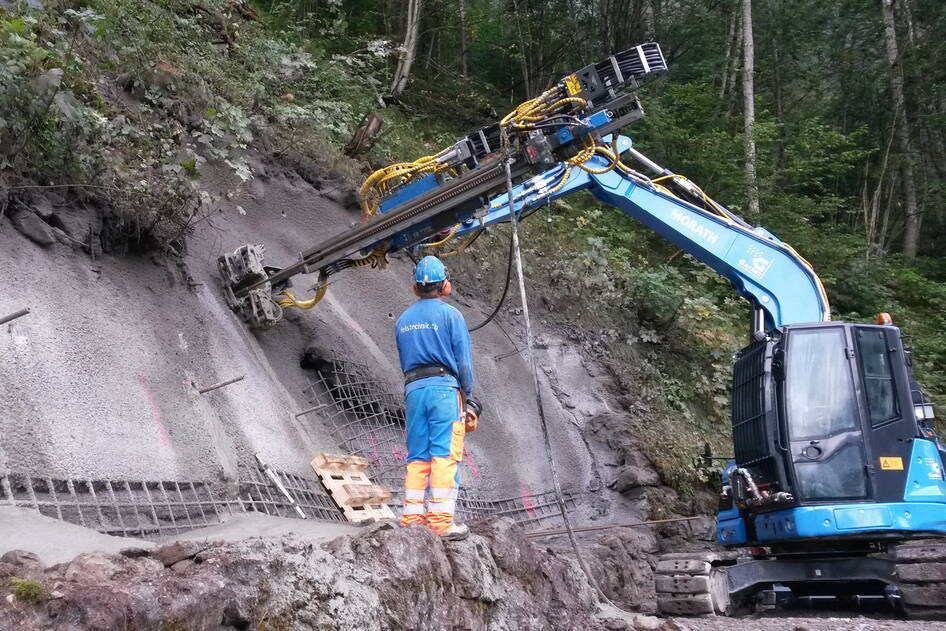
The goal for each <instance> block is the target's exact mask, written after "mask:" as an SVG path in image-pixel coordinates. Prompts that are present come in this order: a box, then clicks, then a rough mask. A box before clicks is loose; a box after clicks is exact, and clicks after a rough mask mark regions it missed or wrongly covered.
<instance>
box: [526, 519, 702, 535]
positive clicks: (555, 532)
mask: <svg viewBox="0 0 946 631" xmlns="http://www.w3.org/2000/svg"><path fill="white" fill-rule="evenodd" d="M694 519H702V516H696V517H675V518H673V519H655V520H653V521H639V522H634V523H630V524H605V525H603V526H583V527H581V528H572V532H591V531H593V530H610V529H612V528H634V527H637V526H652V525H654V524H669V523H673V522H678V521H693V520H694ZM567 534H568V531H567V530H542V531H540V532H527V533H526V536H527V537H551V536H552V535H567Z"/></svg>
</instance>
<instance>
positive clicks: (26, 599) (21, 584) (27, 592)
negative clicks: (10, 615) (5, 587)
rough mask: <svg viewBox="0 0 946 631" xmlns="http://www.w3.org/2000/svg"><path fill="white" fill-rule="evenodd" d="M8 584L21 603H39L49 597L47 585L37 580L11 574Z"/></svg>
mask: <svg viewBox="0 0 946 631" xmlns="http://www.w3.org/2000/svg"><path fill="white" fill-rule="evenodd" d="M8 584H9V587H10V592H11V593H12V594H13V597H14V598H16V599H17V600H18V601H19V602H21V603H26V604H28V605H37V604H39V603H41V602H43V601H45V600H47V599H48V598H49V592H48V591H47V590H46V586H45V585H43V584H42V583H40V582H39V581H37V580H34V579H31V578H21V577H19V576H11V577H10V579H9V581H8Z"/></svg>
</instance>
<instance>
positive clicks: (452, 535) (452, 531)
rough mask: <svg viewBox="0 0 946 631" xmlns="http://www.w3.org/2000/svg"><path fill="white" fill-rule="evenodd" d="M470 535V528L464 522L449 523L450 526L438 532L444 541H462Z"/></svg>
mask: <svg viewBox="0 0 946 631" xmlns="http://www.w3.org/2000/svg"><path fill="white" fill-rule="evenodd" d="M469 536H470V529H469V527H467V525H466V524H450V527H449V528H447V529H446V530H445V531H443V532H442V533H440V538H441V539H443V540H444V541H462V540H464V539H466V538H467V537H469Z"/></svg>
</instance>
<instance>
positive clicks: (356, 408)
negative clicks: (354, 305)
mask: <svg viewBox="0 0 946 631" xmlns="http://www.w3.org/2000/svg"><path fill="white" fill-rule="evenodd" d="M316 376H317V378H316V379H315V380H310V381H309V384H308V385H307V386H306V388H305V389H304V394H305V396H306V398H307V400H308V401H309V403H310V405H311V407H309V408H308V410H307V411H306V412H307V413H315V414H317V415H318V416H319V417H320V419H321V420H322V421H323V423H324V424H325V426H326V427H327V429H328V430H329V432H330V433H331V434H332V437H333V438H334V439H335V441H336V442H337V443H338V445H339V447H340V448H341V449H342V450H344V451H345V453H348V454H352V455H355V456H362V457H363V458H365V459H367V460H368V463H369V474H370V476H371V478H372V480H374V481H375V482H377V483H380V484H382V485H384V486H386V487H388V488H389V489H391V491H392V493H393V494H394V496H395V497H394V499H393V501H392V502H391V504H392V506H393V507H395V508H397V507H398V506H399V505H400V503H401V502H400V498H399V490H400V488H401V486H402V483H403V480H404V462H405V459H406V457H407V450H406V447H405V436H404V430H405V424H406V417H405V414H404V404H403V397H402V396H401V395H400V394H395V393H394V392H393V391H392V389H391V386H390V384H388V383H387V382H384V381H380V380H378V379H375V378H374V377H373V376H372V374H371V371H370V370H369V369H368V368H367V367H366V366H364V365H362V364H358V363H356V362H351V361H347V360H343V359H340V358H339V357H338V356H336V355H334V354H333V356H332V358H331V360H330V361H324V363H323V364H322V368H321V369H320V370H317V371H316ZM576 502H577V494H575V493H569V494H566V502H565V504H566V508H568V509H572V508H574V507H575V505H576ZM489 515H502V516H505V517H509V518H511V519H513V520H514V521H515V522H516V523H518V524H519V525H520V526H523V527H524V528H530V527H534V526H537V525H539V524H546V523H548V522H549V521H555V520H557V521H559V522H560V521H561V511H560V510H559V507H558V503H557V501H556V500H555V494H554V493H553V492H551V491H548V492H543V493H536V494H526V493H523V494H522V495H521V496H518V497H510V498H502V499H485V498H481V497H476V496H473V495H471V494H470V493H469V492H467V491H466V490H464V489H461V491H460V496H459V498H458V499H457V516H458V518H459V519H462V520H470V519H476V518H480V517H486V516H489Z"/></svg>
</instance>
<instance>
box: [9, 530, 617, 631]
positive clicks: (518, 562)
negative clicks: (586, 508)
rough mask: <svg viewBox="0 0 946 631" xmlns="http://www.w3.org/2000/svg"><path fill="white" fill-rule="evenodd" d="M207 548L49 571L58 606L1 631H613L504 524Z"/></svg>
mask: <svg viewBox="0 0 946 631" xmlns="http://www.w3.org/2000/svg"><path fill="white" fill-rule="evenodd" d="M203 548H204V549H203V550H202V551H201V552H200V556H201V558H202V559H203V562H201V563H195V562H194V561H193V560H192V558H190V557H192V556H193V555H194V554H196V551H195V548H194V547H189V546H188V545H186V544H171V545H169V546H164V547H162V548H159V549H158V550H157V551H155V552H154V553H153V554H154V555H155V556H156V557H160V558H162V559H163V561H164V562H165V563H166V562H167V561H168V560H170V559H173V558H178V560H177V561H176V562H175V564H174V565H173V566H172V567H171V568H166V567H164V565H162V564H161V563H159V562H158V561H156V560H155V559H153V558H149V557H146V556H135V555H134V554H131V555H130V556H131V558H129V554H127V553H126V555H105V554H100V553H94V554H84V555H80V556H79V557H77V558H76V559H75V560H74V561H72V562H71V563H69V564H62V565H57V566H53V567H51V568H47V569H46V570H45V571H44V573H43V575H42V579H43V581H44V582H45V583H46V584H49V585H53V586H54V590H55V592H56V596H57V597H56V598H53V599H49V600H47V601H46V602H44V603H42V604H40V605H37V606H35V607H30V608H23V607H15V606H13V605H8V604H4V603H2V602H0V628H4V629H5V628H17V629H26V630H29V629H78V628H81V629H88V630H95V629H112V628H129V629H140V630H159V629H167V628H182V629H185V628H186V629H189V630H191V631H200V630H204V629H219V628H221V627H224V628H230V627H237V628H287V629H289V628H333V629H366V628H371V629H454V628H461V629H538V628H541V629H576V628H581V629H587V630H589V631H591V630H595V629H602V628H605V627H604V626H603V623H602V621H601V620H600V619H598V618H596V610H597V602H596V597H595V594H594V592H593V591H592V588H591V586H590V585H589V584H588V582H587V579H586V578H585V577H584V575H583V574H581V572H580V570H578V568H577V565H576V564H575V563H574V562H573V561H572V560H571V559H570V558H568V557H567V556H566V555H559V554H555V553H553V552H552V551H550V550H540V549H539V548H537V547H536V546H535V545H534V544H533V543H532V542H531V541H530V540H528V539H527V538H526V537H525V536H524V535H523V533H522V532H521V531H519V530H518V529H517V528H516V527H515V526H514V525H513V524H512V522H510V521H505V520H493V521H486V522H481V523H479V524H477V527H476V528H475V534H473V535H471V536H470V537H469V539H467V540H466V541H461V542H444V541H442V540H440V539H439V538H438V537H436V536H435V535H433V534H432V533H431V532H430V531H429V530H427V529H426V528H398V527H392V526H391V525H390V524H381V525H378V526H374V527H371V528H369V529H366V531H365V532H364V533H362V534H359V535H358V536H346V537H341V538H338V539H335V540H333V541H331V542H329V543H327V544H324V545H323V546H322V547H321V548H320V547H317V546H315V545H313V544H312V543H308V542H303V541H301V540H298V539H295V538H292V537H284V538H282V539H251V540H244V541H241V542H237V543H229V544H225V543H218V544H209V545H207V544H205V545H203ZM181 557H183V558H181ZM175 625H176V626H175Z"/></svg>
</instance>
